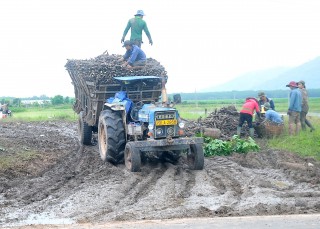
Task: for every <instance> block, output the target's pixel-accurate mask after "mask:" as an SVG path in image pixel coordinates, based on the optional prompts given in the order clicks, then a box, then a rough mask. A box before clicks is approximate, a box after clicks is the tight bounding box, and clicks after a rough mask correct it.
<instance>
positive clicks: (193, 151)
mask: <svg viewBox="0 0 320 229" xmlns="http://www.w3.org/2000/svg"><path fill="white" fill-rule="evenodd" d="M187 161H188V165H189V167H190V169H193V170H202V169H203V166H204V154H203V148H202V145H201V144H191V145H190V150H189V152H188V154H187Z"/></svg>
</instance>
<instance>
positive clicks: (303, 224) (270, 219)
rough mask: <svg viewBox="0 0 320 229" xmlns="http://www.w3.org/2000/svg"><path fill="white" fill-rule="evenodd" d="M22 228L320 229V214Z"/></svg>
mask: <svg viewBox="0 0 320 229" xmlns="http://www.w3.org/2000/svg"><path fill="white" fill-rule="evenodd" d="M13 228H20V229H22V228H23V229H29V228H30V229H31V228H35V229H42V228H46V229H50V228H55V229H57V228H59V229H60V228H65V229H102V228H115V229H124V228H125V229H128V228H129V229H148V228H152V229H212V228H218V229H229V228H235V229H239V228H240V229H270V228H276V229H282V228H290V229H319V228H320V214H312V215H284V216H248V217H221V218H194V219H173V220H144V221H136V222H114V223H105V224H71V225H30V226H23V227H10V229H13Z"/></svg>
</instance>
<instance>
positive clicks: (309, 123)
mask: <svg viewBox="0 0 320 229" xmlns="http://www.w3.org/2000/svg"><path fill="white" fill-rule="evenodd" d="M305 123H306V124H307V126H308V127H310V129H311V130H310V132H312V131H314V130H316V129H315V128H314V127H313V126H312V124H311V122H309V120H307V119H306V120H305Z"/></svg>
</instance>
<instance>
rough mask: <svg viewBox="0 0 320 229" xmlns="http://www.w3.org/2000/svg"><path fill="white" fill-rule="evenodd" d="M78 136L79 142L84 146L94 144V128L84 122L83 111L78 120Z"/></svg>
mask: <svg viewBox="0 0 320 229" xmlns="http://www.w3.org/2000/svg"><path fill="white" fill-rule="evenodd" d="M78 134H79V141H80V143H81V144H83V145H91V144H92V141H91V140H92V127H91V126H89V125H88V123H86V122H85V121H84V120H83V112H82V111H81V112H80V114H79V120H78Z"/></svg>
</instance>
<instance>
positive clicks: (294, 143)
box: [1, 98, 320, 160]
mask: <svg viewBox="0 0 320 229" xmlns="http://www.w3.org/2000/svg"><path fill="white" fill-rule="evenodd" d="M274 102H275V106H276V110H277V111H278V112H283V113H286V111H287V107H288V100H287V99H274ZM242 103H243V100H237V101H234V100H216V101H197V102H196V101H185V102H184V103H182V104H179V105H176V108H177V109H178V110H179V113H180V115H181V117H183V118H185V119H189V120H191V119H193V120H196V119H198V118H199V117H200V116H201V117H203V118H204V117H205V116H206V114H205V109H207V114H209V113H211V112H213V111H214V110H215V109H220V108H222V107H225V106H229V105H235V106H236V108H237V110H240V108H241V106H242ZM309 104H310V112H309V113H315V114H316V116H312V117H310V116H309V119H310V121H311V122H312V123H313V125H314V127H315V128H316V131H314V132H309V131H304V132H301V133H300V134H299V135H298V136H289V135H288V134H287V120H286V122H285V125H286V133H285V134H284V135H283V136H280V137H278V138H274V139H269V140H268V146H269V147H270V148H276V149H282V150H288V151H290V152H296V153H298V154H300V155H302V156H311V157H315V158H317V159H319V160H320V116H319V115H320V98H312V99H310V102H309ZM11 110H12V112H13V116H12V117H11V118H6V119H2V120H1V122H6V121H46V120H55V119H64V120H72V121H75V120H77V119H78V115H77V114H76V113H75V112H74V111H73V110H72V108H71V105H62V106H54V107H53V106H52V107H47V108H41V107H30V108H12V109H11Z"/></svg>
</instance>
